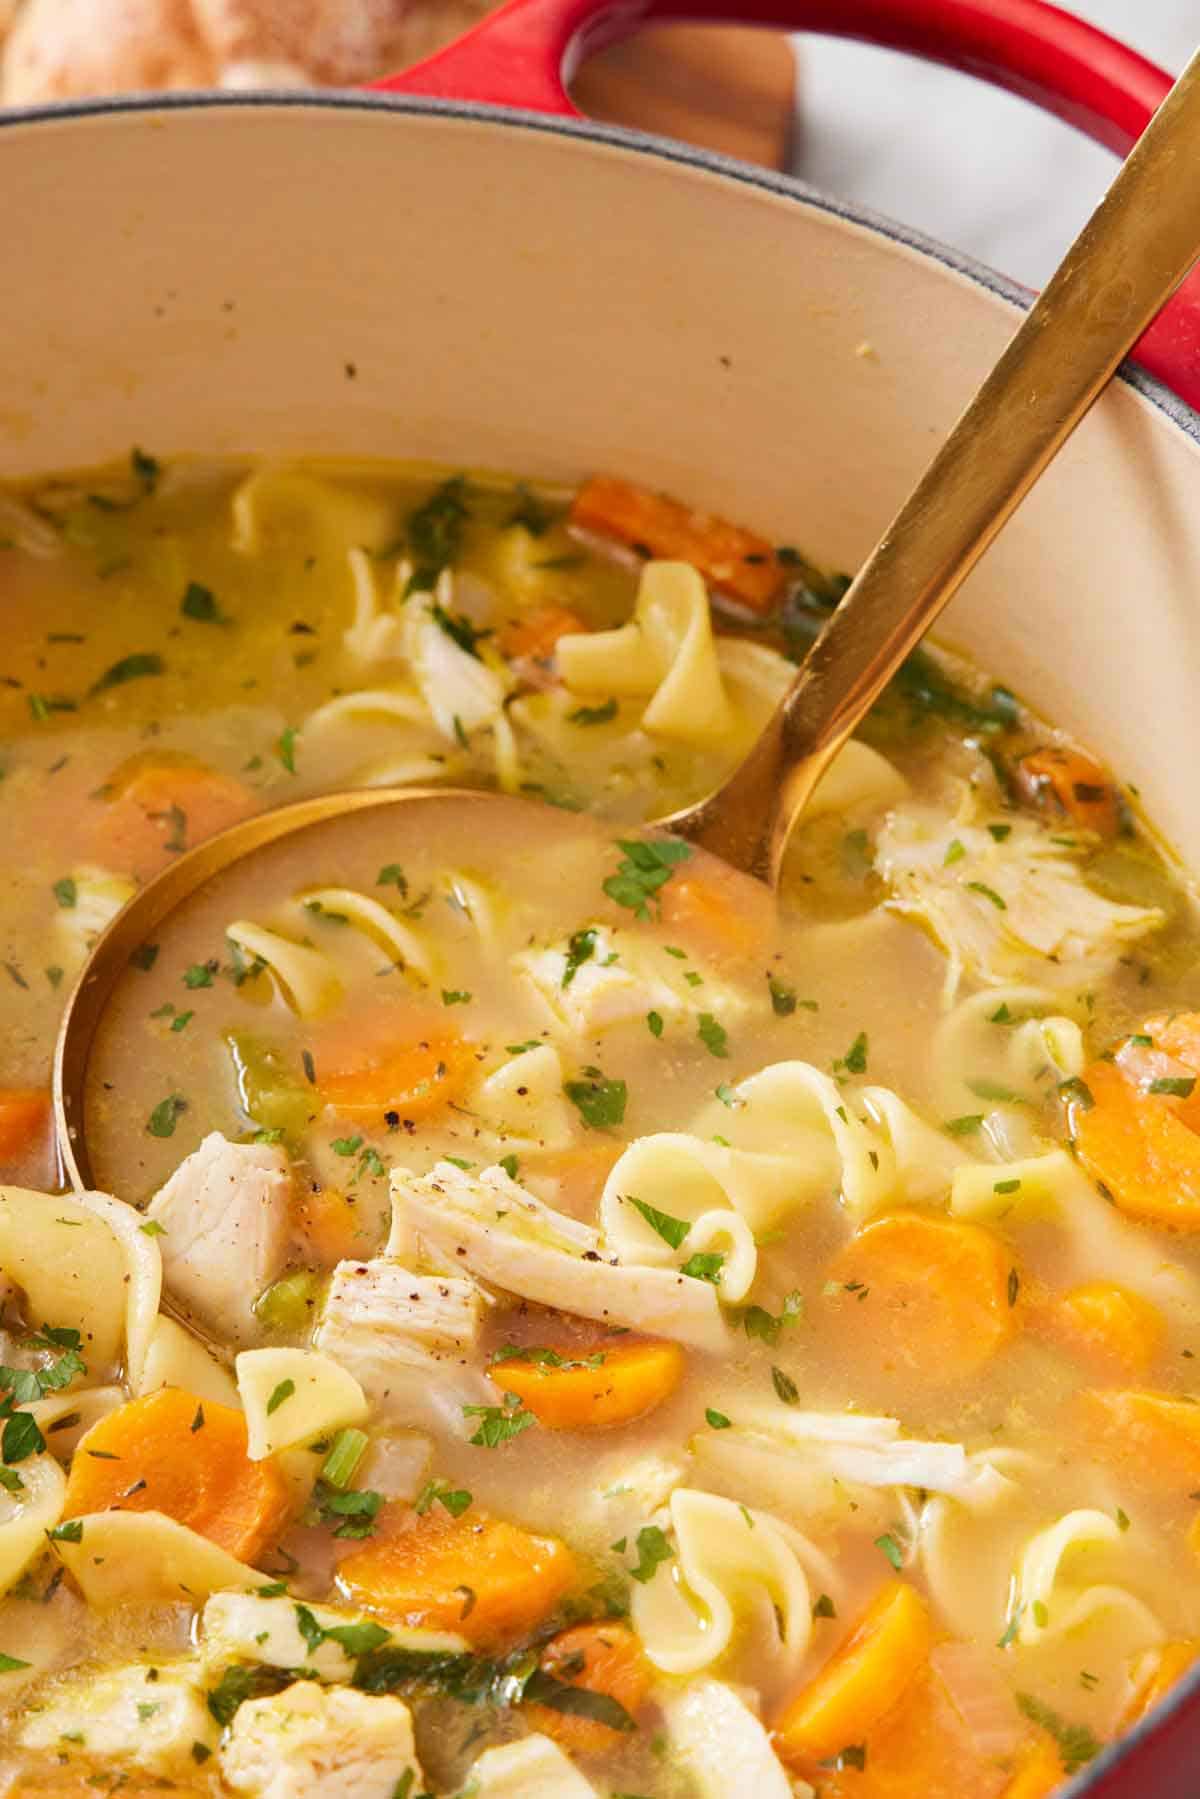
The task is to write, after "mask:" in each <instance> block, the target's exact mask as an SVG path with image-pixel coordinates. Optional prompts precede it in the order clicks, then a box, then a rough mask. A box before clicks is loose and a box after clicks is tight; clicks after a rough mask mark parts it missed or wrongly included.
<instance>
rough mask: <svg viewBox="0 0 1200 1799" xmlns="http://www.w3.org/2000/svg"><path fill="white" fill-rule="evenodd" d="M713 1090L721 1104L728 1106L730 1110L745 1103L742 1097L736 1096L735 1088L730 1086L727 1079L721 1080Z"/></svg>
mask: <svg viewBox="0 0 1200 1799" xmlns="http://www.w3.org/2000/svg"><path fill="white" fill-rule="evenodd" d="M714 1091H715V1093H716V1096H717V1098H718V1099H719V1100H720V1102H721V1104H722V1105H723V1106H728V1107H729V1109H730V1111H734V1110H736V1108H737V1107H738V1106H744V1105H745V1103H746V1102H745V1100H744V1099H740V1098H739V1097H738V1091H737V1088H736V1087H731V1086H730V1085H729V1082H728V1081H722V1082H721V1084H720V1086H719V1087H717V1088H715V1089H714Z"/></svg>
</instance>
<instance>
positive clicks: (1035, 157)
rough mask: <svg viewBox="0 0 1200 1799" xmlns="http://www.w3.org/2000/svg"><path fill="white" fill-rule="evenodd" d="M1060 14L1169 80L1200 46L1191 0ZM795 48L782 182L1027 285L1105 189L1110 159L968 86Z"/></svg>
mask: <svg viewBox="0 0 1200 1799" xmlns="http://www.w3.org/2000/svg"><path fill="white" fill-rule="evenodd" d="M1066 4H1067V5H1068V6H1069V7H1070V9H1071V10H1072V11H1074V12H1076V13H1077V14H1079V15H1080V16H1082V17H1084V18H1086V19H1088V20H1089V21H1090V22H1091V23H1092V24H1095V25H1099V26H1100V27H1101V28H1102V29H1103V30H1105V31H1108V32H1110V33H1111V34H1112V35H1113V36H1114V37H1118V38H1120V39H1121V40H1122V41H1123V42H1125V43H1127V44H1129V45H1131V46H1132V47H1133V48H1134V49H1136V50H1140V51H1141V52H1142V54H1143V55H1144V56H1148V57H1149V58H1150V59H1151V61H1152V62H1157V63H1158V64H1159V65H1160V66H1161V67H1163V68H1165V69H1167V70H1168V71H1170V72H1171V73H1177V72H1178V71H1179V69H1180V68H1182V66H1183V64H1184V63H1185V62H1186V61H1187V58H1188V57H1189V56H1190V55H1191V53H1192V51H1193V50H1194V49H1195V48H1196V47H1197V45H1198V44H1200V0H1066ZM802 43H803V53H802V54H803V60H802V63H801V69H802V75H801V82H802V90H801V94H802V97H801V103H800V118H801V125H800V134H799V139H798V146H797V154H796V159H795V164H794V167H795V172H796V173H797V174H798V175H800V176H801V177H802V178H803V179H804V180H806V181H809V182H811V183H812V185H813V186H814V187H818V188H820V189H822V190H823V191H824V192H825V193H830V194H838V195H841V196H843V197H845V198H847V199H853V200H858V201H861V202H862V203H863V204H865V205H867V206H871V207H873V208H874V209H875V210H876V211H878V212H882V213H887V214H888V215H889V216H890V217H892V218H894V219H901V220H903V221H904V223H905V224H908V225H913V226H917V227H919V228H920V229H921V230H923V231H927V232H929V233H930V234H931V235H932V236H934V237H937V238H940V239H941V240H942V241H943V242H944V243H948V244H952V245H954V246H955V248H957V249H960V250H963V251H966V252H967V253H968V254H970V255H972V256H976V257H978V258H979V259H980V260H981V261H983V262H986V263H989V264H991V266H992V267H993V268H997V269H1000V270H1001V271H1002V272H1003V273H1004V274H1006V275H1011V276H1013V277H1014V279H1016V280H1018V281H1024V282H1025V283H1027V284H1028V285H1029V286H1031V287H1035V286H1038V285H1040V284H1041V282H1042V281H1043V280H1044V279H1045V277H1046V276H1047V274H1049V272H1050V271H1051V270H1052V269H1053V268H1054V266H1055V264H1056V263H1057V262H1058V260H1059V258H1060V257H1061V255H1062V253H1063V251H1064V250H1065V248H1066V246H1067V244H1068V243H1069V242H1070V240H1071V238H1072V237H1073V236H1074V235H1075V233H1076V231H1078V229H1079V227H1080V226H1081V225H1082V224H1083V221H1084V219H1085V218H1086V217H1087V215H1088V213H1089V212H1090V211H1091V209H1092V207H1093V206H1094V205H1095V203H1096V201H1097V200H1098V199H1099V197H1100V195H1101V194H1102V193H1103V191H1104V188H1105V186H1106V185H1107V183H1108V181H1109V180H1110V179H1111V176H1112V170H1113V166H1114V160H1113V157H1112V156H1111V155H1110V153H1109V152H1108V151H1106V150H1102V149H1100V148H1099V147H1098V146H1097V145H1095V144H1093V143H1092V142H1091V141H1090V140H1088V139H1085V138H1083V137H1082V136H1080V135H1079V134H1078V133H1077V132H1075V131H1073V130H1071V129H1070V127H1068V126H1066V125H1060V124H1059V123H1058V121H1057V120H1056V119H1051V118H1049V117H1048V116H1047V115H1046V114H1044V113H1042V112H1040V111H1039V110H1038V109H1036V108H1035V107H1032V106H1030V105H1029V104H1028V103H1027V102H1026V101H1024V100H1018V99H1015V98H1014V97H1013V96H1012V95H1010V94H1003V93H999V92H997V91H996V90H995V89H993V88H988V87H985V86H984V85H983V83H982V82H979V81H975V80H972V79H971V78H970V77H969V76H965V75H958V74H955V73H953V72H951V71H948V70H943V69H936V68H931V67H929V66H927V65H925V64H922V63H918V62H915V61H913V60H910V59H909V58H907V57H902V56H897V55H895V54H893V53H892V52H890V51H884V50H874V49H870V48H868V47H865V46H863V45H859V44H845V43H839V42H836V41H835V40H833V39H829V38H805V39H803V40H802Z"/></svg>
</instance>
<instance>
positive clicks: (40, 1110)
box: [0, 1087, 50, 1163]
mask: <svg viewBox="0 0 1200 1799" xmlns="http://www.w3.org/2000/svg"><path fill="white" fill-rule="evenodd" d="M49 1129H50V1095H49V1094H48V1093H47V1092H46V1091H45V1089H44V1088H42V1087H0V1163H10V1162H19V1161H20V1160H21V1158H22V1157H23V1156H27V1155H30V1154H32V1152H33V1151H34V1150H36V1149H39V1148H41V1147H42V1146H43V1145H44V1144H45V1142H46V1139H47V1137H48V1135H49Z"/></svg>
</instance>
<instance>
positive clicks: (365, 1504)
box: [304, 1480, 383, 1543]
mask: <svg viewBox="0 0 1200 1799" xmlns="http://www.w3.org/2000/svg"><path fill="white" fill-rule="evenodd" d="M382 1504H383V1494H382V1493H372V1492H369V1491H359V1490H357V1489H356V1490H355V1491H354V1492H350V1493H341V1492H338V1491H337V1490H336V1489H335V1488H331V1487H329V1486H327V1485H326V1483H325V1482H324V1481H323V1480H318V1482H317V1484H316V1487H315V1488H314V1489H313V1497H312V1501H311V1503H310V1505H309V1508H308V1511H307V1512H305V1514H304V1520H305V1522H306V1523H312V1524H327V1525H333V1527H334V1531H333V1534H334V1536H335V1537H339V1538H341V1539H342V1540H343V1541H349V1542H352V1543H357V1542H361V1541H362V1539H363V1538H364V1537H369V1536H372V1535H373V1534H374V1531H375V1520H376V1518H377V1517H378V1515H379V1509H380V1507H381V1506H382Z"/></svg>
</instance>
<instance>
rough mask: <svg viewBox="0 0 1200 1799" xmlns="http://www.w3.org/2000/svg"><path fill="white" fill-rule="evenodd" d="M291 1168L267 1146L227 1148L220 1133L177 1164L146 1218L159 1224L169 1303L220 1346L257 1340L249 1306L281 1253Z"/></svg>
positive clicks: (278, 1262)
mask: <svg viewBox="0 0 1200 1799" xmlns="http://www.w3.org/2000/svg"><path fill="white" fill-rule="evenodd" d="M291 1194H292V1175H291V1167H290V1164H289V1162H288V1159H287V1156H286V1155H285V1154H284V1152H283V1151H282V1150H281V1149H278V1148H276V1147H275V1146H274V1145H272V1144H267V1143H230V1142H229V1140H228V1139H227V1138H225V1137H222V1136H221V1134H220V1132H219V1131H213V1132H212V1134H211V1135H210V1136H207V1137H206V1138H205V1139H204V1141H203V1143H201V1145H200V1147H199V1149H196V1150H193V1152H192V1154H191V1155H190V1156H188V1158H187V1160H186V1161H184V1162H181V1163H180V1164H179V1167H178V1168H177V1169H176V1170H175V1172H174V1174H173V1175H172V1176H171V1178H170V1180H169V1181H168V1182H167V1183H166V1185H165V1186H164V1187H162V1188H160V1189H159V1191H158V1192H157V1193H156V1194H155V1196H154V1198H153V1200H152V1201H151V1203H150V1206H149V1208H148V1214H147V1215H148V1216H149V1217H150V1218H151V1219H153V1220H154V1222H155V1223H156V1224H161V1225H162V1227H163V1231H164V1233H165V1235H163V1236H161V1237H159V1239H158V1245H159V1249H160V1250H161V1252H162V1260H163V1279H164V1282H165V1285H166V1289H167V1292H168V1293H169V1294H170V1296H171V1298H172V1299H173V1300H174V1301H175V1302H176V1304H177V1305H179V1306H180V1307H181V1308H182V1309H183V1310H184V1311H185V1312H187V1313H188V1314H189V1315H191V1316H193V1317H194V1318H195V1319H196V1320H197V1322H198V1323H199V1324H200V1325H201V1326H202V1327H207V1328H208V1329H209V1330H211V1331H212V1332H213V1333H214V1334H216V1335H219V1336H220V1337H221V1338H222V1339H224V1340H225V1341H231V1342H234V1343H239V1344H245V1343H253V1342H255V1341H257V1340H258V1338H259V1337H260V1336H261V1335H262V1330H261V1327H260V1325H259V1322H258V1319H257V1318H256V1316H255V1313H254V1302H255V1300H256V1299H257V1298H258V1296H259V1294H260V1293H261V1292H262V1291H263V1289H264V1288H265V1287H268V1286H270V1284H271V1282H272V1281H273V1280H274V1279H275V1278H276V1276H277V1275H278V1274H279V1271H280V1269H281V1268H282V1266H283V1261H284V1256H285V1255H286V1253H287V1245H288V1237H289V1234H290V1229H291V1224H290V1216H289V1214H290V1209H291Z"/></svg>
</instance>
